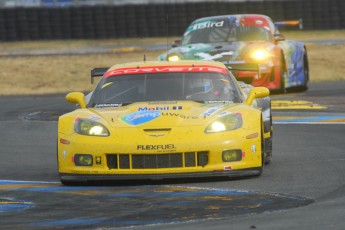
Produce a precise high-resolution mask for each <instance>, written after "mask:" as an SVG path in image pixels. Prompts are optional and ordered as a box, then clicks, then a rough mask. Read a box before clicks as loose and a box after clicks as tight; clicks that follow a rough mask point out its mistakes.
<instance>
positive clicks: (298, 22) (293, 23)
mask: <svg viewBox="0 0 345 230" xmlns="http://www.w3.org/2000/svg"><path fill="white" fill-rule="evenodd" d="M274 25H276V26H298V27H299V29H300V30H302V29H303V19H302V18H300V19H298V20H290V21H280V22H274Z"/></svg>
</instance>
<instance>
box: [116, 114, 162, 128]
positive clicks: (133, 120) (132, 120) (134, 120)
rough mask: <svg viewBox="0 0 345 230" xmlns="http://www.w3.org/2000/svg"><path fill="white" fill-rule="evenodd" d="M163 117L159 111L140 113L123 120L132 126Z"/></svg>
mask: <svg viewBox="0 0 345 230" xmlns="http://www.w3.org/2000/svg"><path fill="white" fill-rule="evenodd" d="M160 115H161V113H160V112H158V111H138V112H135V113H131V114H129V115H127V116H124V117H122V118H121V120H122V121H124V122H126V123H128V124H130V125H140V124H144V123H147V122H149V121H152V120H154V119H156V118H157V117H159V116H160Z"/></svg>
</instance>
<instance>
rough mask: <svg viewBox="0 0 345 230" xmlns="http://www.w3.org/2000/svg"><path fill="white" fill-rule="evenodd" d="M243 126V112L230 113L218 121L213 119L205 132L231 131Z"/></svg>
mask: <svg viewBox="0 0 345 230" xmlns="http://www.w3.org/2000/svg"><path fill="white" fill-rule="evenodd" d="M241 126H242V116H241V114H238V113H236V114H229V115H225V116H223V117H221V118H219V119H217V120H216V121H213V122H212V123H211V124H210V125H209V126H207V128H206V129H205V133H218V132H224V131H230V130H235V129H238V128H240V127H241Z"/></svg>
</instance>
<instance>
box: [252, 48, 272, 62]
mask: <svg viewBox="0 0 345 230" xmlns="http://www.w3.org/2000/svg"><path fill="white" fill-rule="evenodd" d="M269 56H270V54H269V53H268V52H267V51H266V50H264V49H258V50H254V51H253V52H252V53H251V58H252V59H254V60H257V61H262V60H265V59H267V58H268V57H269Z"/></svg>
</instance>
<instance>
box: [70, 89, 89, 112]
mask: <svg viewBox="0 0 345 230" xmlns="http://www.w3.org/2000/svg"><path fill="white" fill-rule="evenodd" d="M66 100H67V101H68V102H69V103H72V104H79V106H80V108H81V109H85V108H86V102H85V95H84V94H83V93H80V92H72V93H69V94H67V95H66Z"/></svg>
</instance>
